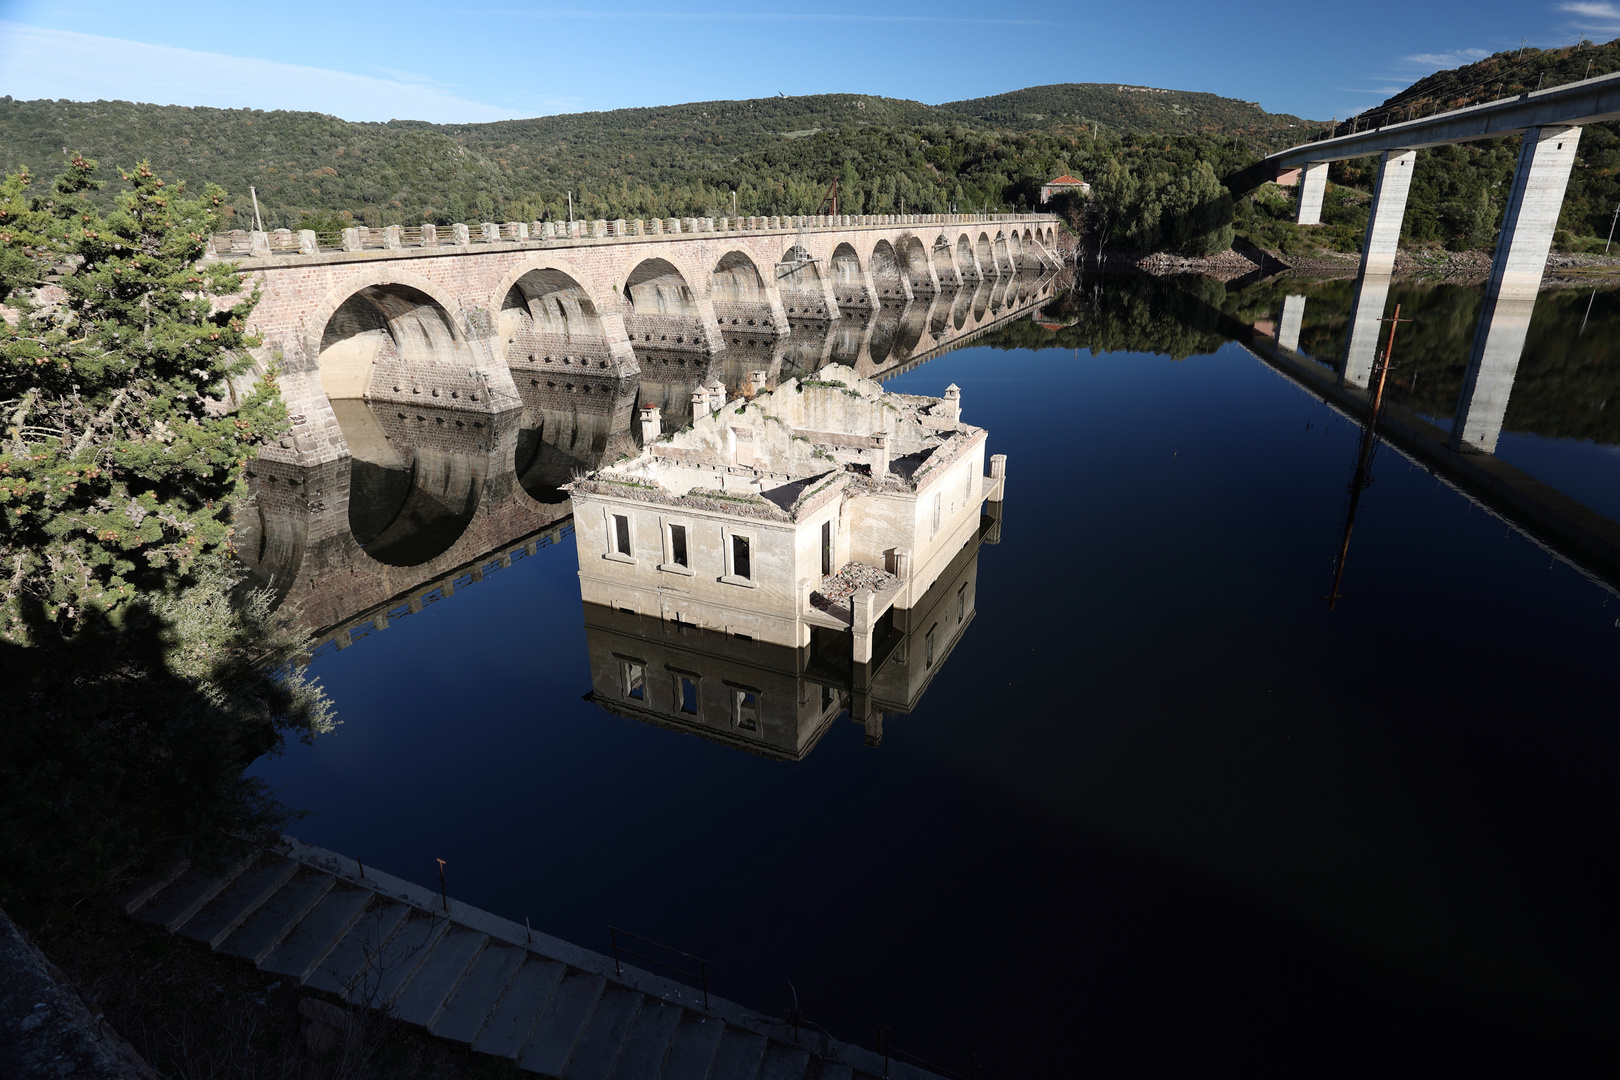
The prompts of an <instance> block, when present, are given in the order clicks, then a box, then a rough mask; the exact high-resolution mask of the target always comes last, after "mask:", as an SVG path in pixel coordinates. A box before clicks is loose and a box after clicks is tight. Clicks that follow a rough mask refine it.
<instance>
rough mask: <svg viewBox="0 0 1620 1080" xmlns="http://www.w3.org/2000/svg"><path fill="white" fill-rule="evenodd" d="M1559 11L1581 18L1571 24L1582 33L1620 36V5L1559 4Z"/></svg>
mask: <svg viewBox="0 0 1620 1080" xmlns="http://www.w3.org/2000/svg"><path fill="white" fill-rule="evenodd" d="M1558 10H1559V11H1565V12H1568V13H1569V14H1571V15H1579V16H1581V17H1580V18H1578V19H1574V20H1571V22H1572V24H1573V25H1574V27H1575V28H1576V29H1577V30H1580V31H1582V32H1586V31H1590V32H1592V33H1594V34H1620V4H1592V3H1575V4H1559V5H1558Z"/></svg>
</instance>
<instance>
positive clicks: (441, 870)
mask: <svg viewBox="0 0 1620 1080" xmlns="http://www.w3.org/2000/svg"><path fill="white" fill-rule="evenodd" d="M434 861H435V862H437V863H438V864H439V901H440V903H442V904H444V910H445V912H446V913H448V912H449V911H450V898H449V897H448V896H447V895H445V891H444V860H443V859H435V860H434Z"/></svg>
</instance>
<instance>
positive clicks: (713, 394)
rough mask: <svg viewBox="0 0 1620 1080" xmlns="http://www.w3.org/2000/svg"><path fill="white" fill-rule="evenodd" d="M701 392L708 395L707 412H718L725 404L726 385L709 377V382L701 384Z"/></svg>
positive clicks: (713, 377) (715, 377) (712, 376)
mask: <svg viewBox="0 0 1620 1080" xmlns="http://www.w3.org/2000/svg"><path fill="white" fill-rule="evenodd" d="M703 390H704V392H705V393H707V394H708V395H709V411H710V412H719V411H720V409H721V408H722V407H723V406H724V405H725V403H726V384H725V383H723V382H721V381H720V379H719V378H718V377H717V376H714V375H711V376H709V381H708V382H706V383H704V384H703Z"/></svg>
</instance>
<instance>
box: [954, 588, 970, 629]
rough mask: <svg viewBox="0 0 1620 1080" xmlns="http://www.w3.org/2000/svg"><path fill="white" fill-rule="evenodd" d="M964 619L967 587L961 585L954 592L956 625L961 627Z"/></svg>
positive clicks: (965, 616)
mask: <svg viewBox="0 0 1620 1080" xmlns="http://www.w3.org/2000/svg"><path fill="white" fill-rule="evenodd" d="M965 618H967V586H966V585H963V586H962V587H961V588H960V589H957V590H956V625H958V626H961V625H962V620H963V619H965Z"/></svg>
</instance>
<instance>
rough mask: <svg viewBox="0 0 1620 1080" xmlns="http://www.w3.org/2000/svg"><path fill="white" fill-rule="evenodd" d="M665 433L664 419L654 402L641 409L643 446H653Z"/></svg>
mask: <svg viewBox="0 0 1620 1080" xmlns="http://www.w3.org/2000/svg"><path fill="white" fill-rule="evenodd" d="M663 433H664V419H663V417H662V416H661V415H660V414H659V411H658V406H657V405H655V404H653V403H652V402H650V401H649V402H648V403H647V404H645V405H643V406H642V407H641V445H642V446H651V445H652V444H653V443H655V442H657V441H658V437H659V436H660V435H662V434H663Z"/></svg>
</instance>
